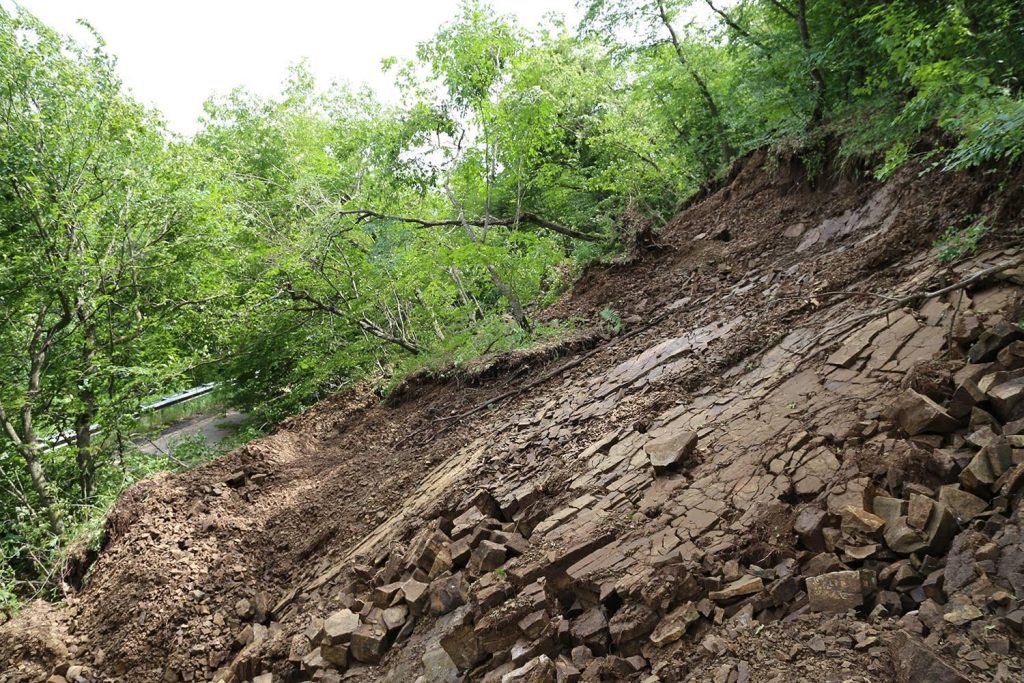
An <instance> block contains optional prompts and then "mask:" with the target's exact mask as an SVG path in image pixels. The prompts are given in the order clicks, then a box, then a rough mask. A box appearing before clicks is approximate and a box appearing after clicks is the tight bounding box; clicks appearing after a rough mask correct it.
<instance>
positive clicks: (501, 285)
mask: <svg viewBox="0 0 1024 683" xmlns="http://www.w3.org/2000/svg"><path fill="white" fill-rule="evenodd" d="M445 191H446V192H447V193H448V199H449V200H451V203H452V204H453V205H454V206H455V210H456V211H457V212H458V214H459V221H460V222H461V223H462V229H463V230H465V232H466V237H468V238H469V240H470V241H471V242H473V243H474V244H480V238H479V237H478V236H477V234H476V232H474V231H473V226H471V225H470V224H469V223H468V222H466V213H465V211H463V209H462V204H461V203H460V202H459V200H458V199H456V198H455V193H454V192H452V190H451V188H450V187H449V186H448V185H447V183H446V184H445ZM487 272H488V273H489V274H490V276H491V282H492V283H493V284H494V286H495V287H496V288H497V289H498V291H499V292H501V295H502V296H504V297H505V300H506V301H508V307H509V310H510V311H511V312H512V317H513V318H515V321H516V323H517V324H518V325H519V327H521V328H522V329H523V331H524V332H526V333H527V334H529V333H531V332H533V328H532V327H531V326H530V319H529V318H528V317H526V310H525V309H524V308H523V304H522V302H521V301H519V297H518V296H516V293H515V290H513V289H512V288H511V287H510V286H509V285H508V283H506V282H505V281H504V280H502V279H501V275H499V274H498V269H497V268H495V267H494V264H491V263H488V264H487Z"/></svg>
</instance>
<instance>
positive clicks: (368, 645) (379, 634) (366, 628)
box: [351, 624, 387, 664]
mask: <svg viewBox="0 0 1024 683" xmlns="http://www.w3.org/2000/svg"><path fill="white" fill-rule="evenodd" d="M386 638H387V631H386V630H385V629H384V627H383V626H381V625H380V624H361V625H360V626H359V628H357V629H356V630H355V632H353V633H352V640H351V654H352V657H353V658H354V659H355V660H356V661H359V662H363V663H364V664H376V663H378V662H379V661H380V659H381V657H383V656H384V651H385V650H386V649H387V643H386Z"/></svg>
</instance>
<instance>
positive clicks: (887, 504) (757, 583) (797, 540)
mask: <svg viewBox="0 0 1024 683" xmlns="http://www.w3.org/2000/svg"><path fill="white" fill-rule="evenodd" d="M1003 289H1006V287H1005V286H1004V287H1003ZM992 298H996V297H995V296H994V295H992ZM978 299H982V297H981V296H980V295H979V296H978ZM1006 299H1007V297H1006V296H1003V297H1002V298H1001V300H1006ZM1005 310H1006V307H1002V308H1000V309H999V310H998V311H986V310H983V309H982V308H981V307H980V306H979V308H977V309H976V308H974V307H972V305H971V303H970V302H968V303H966V304H965V303H963V302H960V303H959V304H955V303H953V302H952V301H951V300H949V299H940V300H929V301H926V302H925V303H923V304H922V305H921V306H920V307H919V308H917V309H913V310H911V309H904V310H900V311H896V312H893V313H889V314H886V315H884V316H880V317H879V318H877V319H875V320H870V321H868V322H867V323H866V324H862V325H861V326H860V327H859V329H857V330H856V331H855V332H854V333H852V334H849V335H847V336H845V338H843V339H842V340H841V341H842V343H840V344H838V346H835V345H833V346H823V345H824V344H826V343H827V342H828V341H829V340H824V341H823V340H822V339H821V338H820V331H819V330H818V329H809V328H800V329H795V330H792V331H791V332H790V333H789V334H788V335H786V336H785V337H784V338H783V339H782V340H781V341H780V342H779V343H778V344H777V345H775V346H774V347H772V348H770V349H768V350H767V352H765V353H764V354H762V355H761V356H760V357H758V358H756V359H754V360H753V361H745V362H744V363H743V364H741V365H739V366H737V367H736V368H734V369H733V370H732V371H731V374H730V375H729V379H730V381H731V384H729V383H727V385H726V386H725V388H710V387H709V388H704V389H698V390H697V391H696V392H695V393H694V395H693V396H692V397H689V399H688V400H687V401H685V402H683V403H680V404H679V405H677V406H675V407H672V408H669V409H667V410H665V411H664V412H662V413H661V414H660V415H658V416H657V417H656V418H655V419H654V420H653V421H651V422H649V423H646V424H644V425H642V426H639V427H637V426H614V425H612V426H611V429H609V430H607V431H606V432H605V433H604V434H602V435H601V436H600V437H598V438H596V439H595V440H593V441H592V442H591V443H589V444H586V445H585V446H584V447H583V448H582V449H580V450H579V451H577V452H575V453H574V454H572V455H567V456H566V457H565V458H564V459H563V460H562V461H560V471H559V472H558V473H557V474H558V475H559V476H558V477H553V476H552V474H551V472H549V471H546V470H545V469H544V467H545V465H544V463H542V462H539V461H531V460H529V459H528V458H524V459H523V460H521V461H520V460H516V459H515V455H514V454H515V453H516V452H517V450H516V448H515V444H519V443H522V444H529V443H531V441H532V440H534V439H541V438H547V435H549V434H550V433H551V432H550V429H552V425H553V424H556V423H558V422H559V421H561V422H563V423H564V422H567V421H568V422H572V421H573V420H574V419H576V420H582V419H589V418H590V417H592V415H591V414H590V413H588V417H586V418H584V417H583V414H582V411H591V410H594V409H597V410H603V408H601V407H600V406H601V405H602V404H601V401H602V400H603V398H604V397H606V396H609V395H612V394H613V393H614V392H615V391H616V389H615V388H614V387H615V386H620V387H621V386H622V385H621V384H616V383H621V382H627V383H628V382H636V381H638V378H641V377H648V376H649V375H650V374H651V373H656V372H659V371H662V370H664V366H666V365H675V364H678V363H681V362H684V361H685V358H683V357H681V356H680V354H681V353H682V352H681V351H679V349H681V348H692V347H693V346H694V345H695V344H700V343H704V344H706V343H709V342H708V341H706V340H707V338H708V336H709V335H713V333H714V332H713V331H711V330H697V331H695V332H693V333H688V334H687V335H684V337H681V338H679V339H677V340H676V341H675V342H674V343H673V344H666V343H664V342H663V343H659V344H658V345H657V346H656V347H652V348H651V349H648V350H646V351H643V352H641V353H640V354H639V355H638V356H637V357H636V358H635V359H634V360H633V361H631V362H627V363H623V364H622V365H620V366H619V367H616V368H613V369H612V370H610V371H608V372H606V373H604V374H603V375H600V376H597V377H594V378H593V379H591V380H590V382H589V385H590V387H591V389H592V390H593V392H594V396H595V398H596V399H597V403H593V404H592V405H591V406H590V407H584V406H583V405H582V404H573V403H572V399H569V398H567V399H566V402H565V404H564V405H560V404H558V403H557V402H556V403H551V404H548V405H545V406H541V407H540V408H539V409H538V411H537V413H536V415H533V416H529V417H527V416H517V415H512V416H510V417H509V418H508V420H507V422H508V423H509V424H515V425H517V427H516V428H515V429H511V428H509V430H507V431H506V432H502V434H507V433H511V434H513V435H514V437H507V436H503V437H502V438H508V439H511V440H509V441H505V442H499V441H495V442H493V443H491V444H489V446H488V447H484V446H483V445H481V444H477V445H476V446H475V447H474V449H473V451H472V452H471V453H467V455H466V459H465V461H464V462H465V463H472V465H473V466H474V467H483V466H484V465H486V464H487V463H489V462H491V460H489V458H490V457H491V456H488V455H487V453H488V452H489V451H490V450H493V452H494V453H495V455H494V456H493V457H494V459H495V461H497V460H498V458H499V455H497V454H501V455H500V458H501V460H500V462H501V463H502V464H503V467H501V468H494V469H493V470H488V471H493V472H495V474H494V475H493V476H491V477H490V479H489V480H484V481H481V480H480V478H479V477H477V478H475V480H474V481H475V482H476V483H477V484H482V485H480V486H477V487H475V488H472V489H470V490H468V491H466V492H465V493H464V494H463V495H462V496H461V498H460V500H459V502H457V503H455V504H451V503H450V502H449V503H448V504H446V505H445V506H443V507H444V508H445V509H444V510H443V511H442V512H441V513H440V514H435V515H434V516H432V517H430V518H429V521H428V522H427V523H426V524H420V525H418V526H410V527H405V529H407V533H406V534H405V535H404V537H402V536H398V537H396V538H395V539H393V541H392V543H390V544H388V545H384V544H380V543H377V544H376V545H371V544H363V545H362V546H360V551H361V552H362V553H363V554H362V555H360V556H357V557H353V558H351V559H350V560H349V561H348V562H347V563H346V564H345V565H344V566H339V568H337V569H331V570H330V571H328V572H327V573H325V574H324V575H323V577H322V578H319V579H317V580H316V581H314V582H312V583H311V584H309V585H308V586H307V587H306V590H307V592H310V591H317V592H321V593H323V592H328V591H329V592H330V595H331V601H332V602H335V603H337V604H340V605H344V607H343V608H342V611H339V612H337V613H331V614H329V615H327V619H326V620H324V621H323V622H322V624H320V622H318V620H317V619H315V618H314V619H313V620H312V622H311V630H310V631H309V633H308V634H307V638H308V641H309V650H308V654H307V655H306V656H305V657H303V658H302V659H301V660H300V661H299V663H298V664H297V668H298V670H299V671H301V672H304V673H305V674H307V675H309V676H310V677H311V678H316V679H317V680H331V677H332V676H333V675H335V674H340V673H341V672H343V671H345V670H346V667H347V668H348V669H350V670H354V668H355V667H361V666H364V665H374V664H376V663H377V662H379V661H383V663H384V666H387V665H388V664H389V662H393V661H396V660H398V659H400V658H401V656H400V655H398V654H396V655H394V656H392V655H390V654H388V653H389V651H391V650H394V649H399V650H401V648H402V645H403V643H405V642H406V641H407V640H408V639H410V638H415V639H417V642H418V643H421V644H423V645H424V646H425V647H424V649H423V650H422V651H423V652H425V654H424V655H423V660H422V664H421V665H420V667H419V671H420V673H422V674H423V675H424V676H426V677H425V678H424V679H423V680H427V681H429V680H443V679H444V678H443V677H444V676H452V675H454V676H461V677H463V678H464V679H465V680H484V681H521V680H531V681H533V680H536V681H546V680H551V681H576V680H598V679H599V678H600V676H606V677H607V676H611V677H612V678H605V679H604V680H625V679H627V678H629V677H631V676H637V677H639V678H638V680H650V681H652V683H653V681H657V680H671V679H672V678H671V675H670V673H669V671H670V668H667V667H670V665H669V662H670V661H671V660H672V658H673V657H678V656H684V655H685V653H686V652H689V651H690V650H691V649H692V648H693V646H694V644H695V643H698V642H699V643H701V645H702V647H703V649H704V650H706V651H707V652H711V653H715V652H718V651H719V650H720V648H719V647H718V645H716V640H715V638H716V637H717V636H715V635H714V634H715V633H716V632H717V629H727V628H729V625H730V624H745V623H759V624H761V625H765V624H792V623H795V622H799V620H801V619H803V618H811V617H812V616H814V615H823V618H824V615H837V616H845V615H854V616H855V617H857V618H859V619H864V620H871V621H877V620H880V619H886V620H889V622H891V623H892V624H894V625H895V626H896V627H897V628H898V632H899V633H900V634H902V635H900V637H899V639H896V638H889V640H890V641H891V642H888V641H887V642H886V643H882V642H881V640H880V638H881V637H882V636H881V635H865V636H864V638H863V639H861V640H859V641H856V642H855V643H854V645H858V644H859V646H860V647H862V648H863V649H864V650H865V651H866V650H868V649H870V648H875V649H877V650H878V651H879V652H883V651H884V652H888V653H889V654H888V655H887V656H888V657H890V658H891V660H892V661H893V662H894V663H895V665H896V666H899V667H904V668H907V670H910V671H913V670H915V669H916V668H917V665H916V664H915V662H918V661H919V660H920V658H921V657H925V656H927V657H932V658H933V659H936V658H937V659H936V661H937V662H938V664H936V665H935V669H934V670H935V671H937V672H940V673H942V675H944V676H948V677H949V678H948V680H959V679H957V678H956V677H957V676H963V674H962V673H960V672H959V670H958V668H959V667H960V666H961V665H960V664H953V663H950V664H946V663H943V661H942V658H941V657H940V656H939V654H938V650H937V649H936V645H937V643H938V642H939V641H940V640H941V639H942V638H943V637H944V636H946V635H948V634H950V633H952V632H954V630H955V629H961V630H964V631H965V632H966V631H968V630H970V629H972V628H975V626H974V625H975V624H977V625H978V629H979V632H984V633H985V634H986V635H985V637H986V638H992V637H996V636H998V637H1005V638H1007V639H1008V642H1011V643H1019V642H1020V637H1021V629H1022V627H1024V609H1022V606H1021V603H1020V599H1019V597H1018V596H1022V595H1024V570H1022V568H1024V538H1022V536H1021V528H1022V527H1024V524H1022V523H1021V522H1022V520H1021V516H1020V515H1021V512H1020V510H1021V506H1020V502H1021V497H1022V495H1024V491H1022V489H1024V420H1022V417H1024V392H1022V391H1020V390H1019V387H1021V386H1024V382H1022V381H1021V380H1022V379H1024V363H1022V362H1021V357H1022V355H1021V351H1022V349H1021V343H1020V337H1021V335H1020V334H1018V333H1017V332H1014V328H1015V325H1014V323H1013V320H1012V319H1006V318H1004V317H1001V316H1002V315H1003V312H1004V311H1005ZM848 315H849V316H850V317H851V318H852V317H854V314H848ZM965 317H972V318H975V319H977V320H978V321H980V322H979V324H978V325H977V326H972V327H971V330H967V331H964V330H960V328H961V327H962V325H961V324H960V323H958V321H960V320H962V319H963V318H965ZM842 322H843V319H842V318H837V319H836V320H833V321H831V323H832V324H839V323H842ZM736 324H739V323H738V322H737V323H736ZM728 329H729V328H728V327H727V328H726V330H728ZM950 329H954V330H960V332H962V333H959V332H958V334H957V335H955V336H951V335H950ZM726 333H727V332H726ZM951 341H952V343H953V345H954V346H953V348H948V345H949V343H950V342H951ZM687 345H689V346H687ZM943 355H948V356H952V357H965V358H966V362H963V361H961V362H956V363H948V364H946V365H945V366H943V369H942V370H941V371H940V375H941V376H939V377H938V378H937V379H936V378H934V377H933V378H931V379H930V380H929V381H927V382H926V381H924V379H921V380H920V381H917V380H914V381H910V382H909V385H906V386H904V387H902V388H897V387H898V386H899V385H900V383H901V382H903V381H904V379H905V378H908V377H909V378H914V377H915V373H914V372H912V371H914V370H915V368H917V367H918V366H919V365H921V364H922V363H925V362H930V361H932V360H933V359H935V358H937V357H940V356H943ZM807 358H812V359H816V360H814V361H813V362H807V361H806V360H805V359H807ZM942 373H944V374H942ZM931 380H934V381H931ZM609 387H611V388H610V389H609ZM943 387H944V388H943ZM594 406H597V408H594ZM537 415H539V416H541V417H540V419H539V420H535V419H534V418H536V416H537ZM545 420H547V421H549V422H547V423H545ZM520 423H522V425H520ZM524 452H525V451H524ZM510 454H512V455H510ZM436 477H437V478H436V479H435V480H432V481H428V482H425V484H424V491H437V490H440V488H439V487H440V486H441V482H442V481H443V482H445V483H444V485H445V486H449V485H450V482H451V481H452V474H451V471H450V470H444V469H441V470H439V472H438V474H437V475H436ZM467 480H469V476H468V475H467ZM552 481H555V482H556V484H554V485H553V484H552V483H551V482H552ZM432 487H438V488H432ZM425 495H426V494H425ZM431 495H433V494H431ZM769 514H772V515H774V516H776V517H778V518H779V519H781V520H783V521H782V523H781V526H780V527H778V529H779V532H778V533H779V535H777V536H776V537H774V538H773V539H769V538H768V537H766V536H764V535H763V533H762V532H761V531H760V529H761V528H762V526H763V520H764V519H765V518H766V517H767V516H769ZM393 528H394V529H397V528H398V527H393ZM768 540H771V541H772V542H771V543H769V542H767V541H768ZM371 549H372V551H373V552H372V553H371V552H367V551H369V550H371ZM294 609H295V606H294V604H290V603H289V604H283V605H281V606H280V609H279V610H278V612H279V613H281V612H282V611H283V612H287V613H293V611H294ZM344 610H347V611H344ZM349 615H355V616H356V617H357V618H358V626H356V628H355V629H354V630H353V631H351V633H350V635H349V636H348V640H347V641H346V640H338V642H331V641H333V640H336V639H335V638H334V637H333V636H331V637H327V635H326V634H327V628H326V625H327V624H328V623H329V622H330V623H334V624H337V623H339V622H340V621H342V620H347V621H346V623H347V624H351V623H352V621H351V619H352V617H351V616H349ZM332 619H333V621H331V620H332ZM301 644H302V642H300V643H299V645H301ZM342 645H347V651H346V652H345V653H344V655H342V654H340V653H339V652H338V651H337V650H335V649H327V650H325V647H326V648H338V647H339V646H342ZM1015 646H1016V645H1014V647H1015ZM887 648H888V649H887ZM301 649H302V648H301V647H298V648H297V650H300V651H301ZM890 651H891V652H890ZM943 654H945V655H948V654H949V653H948V652H947V653H943ZM328 656H330V657H331V658H333V660H334V661H331V660H330V659H329V658H328ZM336 662H343V663H336ZM439 662H440V663H441V664H439ZM981 664H984V661H980V662H979V666H980V665H981ZM428 670H429V671H444V672H445V673H444V674H443V675H442V674H436V677H433V678H432V677H431V676H435V674H431V675H430V676H427V674H426V672H427V671H428ZM922 670H931V669H927V668H925V669H922ZM738 671H740V668H739V667H738V666H737V667H733V668H731V669H729V671H727V672H726V677H727V678H728V677H729V676H732V675H734V674H735V675H738V673H737V672H738ZM453 672H454V673H453ZM232 676H234V678H232ZM616 676H617V677H619V678H615V677H616ZM908 676H909V677H908V678H906V679H905V680H923V679H920V678H914V677H913V675H909V674H908ZM595 677H596V678H595ZM223 680H225V681H239V680H243V678H241V677H239V676H238V675H237V674H233V673H232V672H231V671H230V670H226V671H225V672H224V676H223ZM394 680H399V679H398V678H396V679H394Z"/></svg>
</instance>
